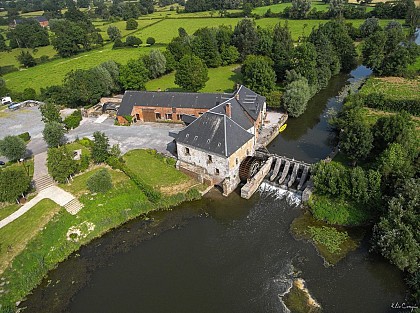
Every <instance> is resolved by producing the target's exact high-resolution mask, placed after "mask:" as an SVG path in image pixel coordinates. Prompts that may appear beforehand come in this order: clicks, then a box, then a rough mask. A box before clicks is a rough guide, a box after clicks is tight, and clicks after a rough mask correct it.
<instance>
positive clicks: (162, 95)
mask: <svg viewBox="0 0 420 313" xmlns="http://www.w3.org/2000/svg"><path fill="white" fill-rule="evenodd" d="M231 97H232V95H231V94H220V93H192V92H168V91H131V90H130V91H126V92H125V94H124V97H123V100H122V103H121V106H120V109H119V111H118V115H119V116H124V115H130V114H131V111H132V110H133V106H146V107H169V108H192V109H203V110H206V111H207V110H209V109H211V108H213V107H215V106H216V105H218V104H220V103H222V102H223V101H225V100H226V99H229V98H231Z"/></svg>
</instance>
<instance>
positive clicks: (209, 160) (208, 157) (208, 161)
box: [207, 154, 213, 163]
mask: <svg viewBox="0 0 420 313" xmlns="http://www.w3.org/2000/svg"><path fill="white" fill-rule="evenodd" d="M212 162H213V157H212V156H211V155H210V154H209V155H208V156H207V163H212Z"/></svg>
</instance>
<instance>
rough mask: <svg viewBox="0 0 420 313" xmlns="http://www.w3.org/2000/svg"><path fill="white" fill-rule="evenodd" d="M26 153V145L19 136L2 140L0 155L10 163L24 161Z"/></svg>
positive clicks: (0, 142)
mask: <svg viewBox="0 0 420 313" xmlns="http://www.w3.org/2000/svg"><path fill="white" fill-rule="evenodd" d="M25 153H26V144H25V142H24V141H23V140H22V139H21V138H19V137H18V136H6V137H4V138H3V140H0V154H1V155H3V156H5V157H6V158H7V159H8V160H10V161H17V160H20V159H22V158H23V157H24V156H25Z"/></svg>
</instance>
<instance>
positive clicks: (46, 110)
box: [39, 102, 62, 123]
mask: <svg viewBox="0 0 420 313" xmlns="http://www.w3.org/2000/svg"><path fill="white" fill-rule="evenodd" d="M39 110H40V111H41V115H42V121H43V122H44V123H49V122H58V123H61V122H62V120H61V116H60V110H59V109H58V106H57V105H55V104H54V103H50V102H47V103H45V104H43V105H41V106H40V107H39Z"/></svg>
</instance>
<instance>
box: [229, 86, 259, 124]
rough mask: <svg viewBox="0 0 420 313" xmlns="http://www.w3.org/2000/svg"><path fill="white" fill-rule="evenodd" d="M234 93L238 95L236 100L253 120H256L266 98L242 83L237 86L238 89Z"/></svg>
mask: <svg viewBox="0 0 420 313" xmlns="http://www.w3.org/2000/svg"><path fill="white" fill-rule="evenodd" d="M235 95H237V96H238V98H239V99H238V102H239V103H240V104H241V106H242V107H243V108H244V109H245V110H246V112H247V113H248V114H249V115H250V116H251V117H252V118H253V119H254V120H257V118H258V115H259V114H260V111H261V110H262V108H263V105H264V103H265V100H266V98H265V97H263V96H261V95H259V94H257V93H256V92H254V91H252V90H251V89H249V88H247V87H245V86H242V85H241V87H239V90H238V91H237V92H236V93H235Z"/></svg>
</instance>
